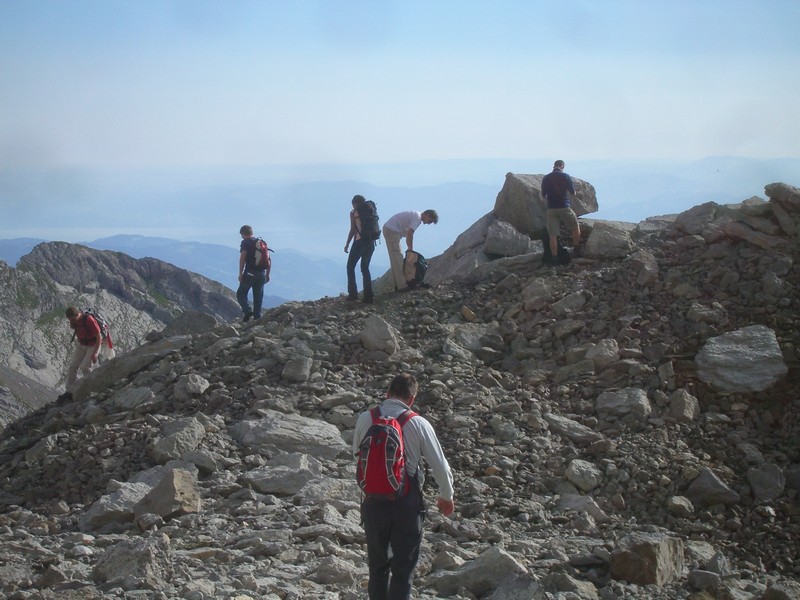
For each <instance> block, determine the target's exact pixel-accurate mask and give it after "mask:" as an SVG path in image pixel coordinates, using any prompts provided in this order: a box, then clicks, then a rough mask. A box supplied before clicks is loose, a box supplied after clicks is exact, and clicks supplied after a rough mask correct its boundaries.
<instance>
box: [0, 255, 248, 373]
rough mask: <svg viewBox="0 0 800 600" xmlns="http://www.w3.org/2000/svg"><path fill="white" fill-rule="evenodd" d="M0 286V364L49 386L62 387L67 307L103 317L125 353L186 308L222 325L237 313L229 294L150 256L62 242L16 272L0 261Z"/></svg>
mask: <svg viewBox="0 0 800 600" xmlns="http://www.w3.org/2000/svg"><path fill="white" fill-rule="evenodd" d="M0 282H2V283H1V285H0V364H2V365H5V366H7V367H8V368H10V369H12V370H13V371H15V372H17V373H18V374H20V375H23V376H25V377H27V378H29V379H31V380H33V381H35V382H37V383H39V384H42V385H44V386H47V387H50V388H57V387H59V386H60V385H61V384H62V383H63V377H64V370H65V365H66V362H67V360H68V356H69V350H70V337H71V330H70V329H69V326H68V324H67V322H66V319H65V318H64V309H65V308H66V307H67V306H69V305H75V306H78V307H86V306H91V307H95V308H97V309H98V310H99V311H101V313H102V314H103V315H104V316H105V317H106V318H107V319H108V320H109V321H110V322H111V327H112V337H113V339H114V341H115V343H116V345H117V348H118V350H119V351H121V352H125V351H127V350H130V349H131V348H135V347H136V346H138V345H139V344H141V343H142V341H143V340H144V338H145V335H146V334H147V333H148V332H149V331H152V330H154V329H155V330H160V329H163V328H164V326H165V325H166V324H168V323H170V322H171V321H172V320H173V319H174V317H175V316H176V315H178V314H180V313H181V312H183V311H184V310H197V311H202V312H205V313H208V314H211V315H214V316H215V317H216V318H218V319H219V320H221V321H227V320H229V319H231V318H233V317H235V316H236V315H237V314H238V313H239V307H238V304H237V303H236V299H235V298H234V297H233V293H232V292H231V291H230V290H229V289H227V288H225V287H224V286H222V285H221V284H218V283H217V282H214V281H211V280H209V279H206V278H204V277H202V276H200V275H196V274H194V273H189V272H188V271H184V270H182V269H178V268H177V267H174V266H173V265H170V264H168V263H164V262H161V261H159V260H156V259H152V258H145V259H140V260H137V259H133V258H131V257H129V256H127V255H125V254H122V253H119V252H104V251H98V250H93V249H90V248H86V247H84V246H79V245H75V244H66V243H64V242H50V243H43V244H39V245H38V246H36V247H35V248H34V249H33V251H32V252H30V253H29V254H28V255H26V256H24V257H23V258H22V259H21V260H20V261H19V263H18V266H17V268H11V267H9V266H8V265H6V264H5V263H2V262H0Z"/></svg>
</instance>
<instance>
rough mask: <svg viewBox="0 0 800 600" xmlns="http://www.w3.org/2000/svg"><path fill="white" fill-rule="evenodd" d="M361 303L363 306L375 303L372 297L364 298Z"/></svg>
mask: <svg viewBox="0 0 800 600" xmlns="http://www.w3.org/2000/svg"><path fill="white" fill-rule="evenodd" d="M362 302H363V303H364V304H372V303H373V302H375V298H373V297H372V296H364V299H363V300H362Z"/></svg>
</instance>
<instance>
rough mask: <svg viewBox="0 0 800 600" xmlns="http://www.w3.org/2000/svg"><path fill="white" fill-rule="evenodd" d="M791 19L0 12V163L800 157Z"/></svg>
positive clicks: (222, 7) (61, 2)
mask: <svg viewBox="0 0 800 600" xmlns="http://www.w3.org/2000/svg"><path fill="white" fill-rule="evenodd" d="M798 31H800V2H798V1H797V0H763V1H759V2H756V1H746V2H743V1H736V0H664V1H661V0H636V1H622V0H605V1H603V2H599V1H596V0H591V1H589V0H587V1H575V0H572V1H570V0H566V1H562V2H540V1H537V0H522V1H504V0H497V1H471V0H460V1H448V0H443V1H432V0H428V1H425V2H419V1H416V0H401V1H397V2H394V1H391V0H387V1H376V0H370V1H353V0H336V1H334V0H330V1H313V0H301V1H296V2H295V1H288V0H276V1H271V0H265V1H261V2H250V1H242V0H237V1H224V2H223V1H202V0H189V1H167V0H158V1H153V0H129V1H118V0H97V1H84V0H56V1H51V0H3V1H2V2H0V164H3V165H5V166H6V167H12V168H13V167H51V166H57V167H62V166H70V167H72V166H77V167H88V168H105V167H115V168H117V167H122V168H128V167H136V168H138V167H151V166H159V167H210V166H238V165H270V164H308V163H358V162H389V161H415V160H424V159H462V158H503V157H510V158H511V157H513V158H528V157H547V158H548V159H550V158H553V157H556V156H558V157H563V158H566V159H568V160H570V159H573V160H574V159H611V158H620V159H631V158H637V159H640V158H654V159H661V158H680V159H699V158H703V157H705V156H717V155H732V156H747V157H755V158H774V157H798V156H800V118H799V117H800V114H799V113H798V107H799V106H800V35H798V33H797V32H798Z"/></svg>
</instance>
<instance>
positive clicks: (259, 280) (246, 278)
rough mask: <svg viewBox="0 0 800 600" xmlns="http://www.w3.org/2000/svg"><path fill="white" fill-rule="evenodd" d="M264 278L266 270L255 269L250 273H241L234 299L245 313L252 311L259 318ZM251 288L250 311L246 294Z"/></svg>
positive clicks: (265, 277)
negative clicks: (251, 300)
mask: <svg viewBox="0 0 800 600" xmlns="http://www.w3.org/2000/svg"><path fill="white" fill-rule="evenodd" d="M266 279H267V272H266V271H256V272H255V273H253V274H252V275H251V274H250V273H245V274H244V275H242V281H240V282H239V289H238V290H236V299H237V300H238V301H239V306H241V307H242V312H243V313H244V314H245V315H247V314H248V313H251V312H252V314H253V316H254V317H255V318H256V319H260V318H261V302H262V301H263V300H264V283H266ZM251 288H252V290H253V310H252V311H251V310H250V303H249V302H248V301H247V294H248V292H249V291H250V289H251Z"/></svg>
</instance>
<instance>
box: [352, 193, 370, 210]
mask: <svg viewBox="0 0 800 600" xmlns="http://www.w3.org/2000/svg"><path fill="white" fill-rule="evenodd" d="M366 203H367V199H366V198H364V196H362V195H361V194H356V195H355V196H353V208H361V207H362V206H364V205H365V204H366Z"/></svg>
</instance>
